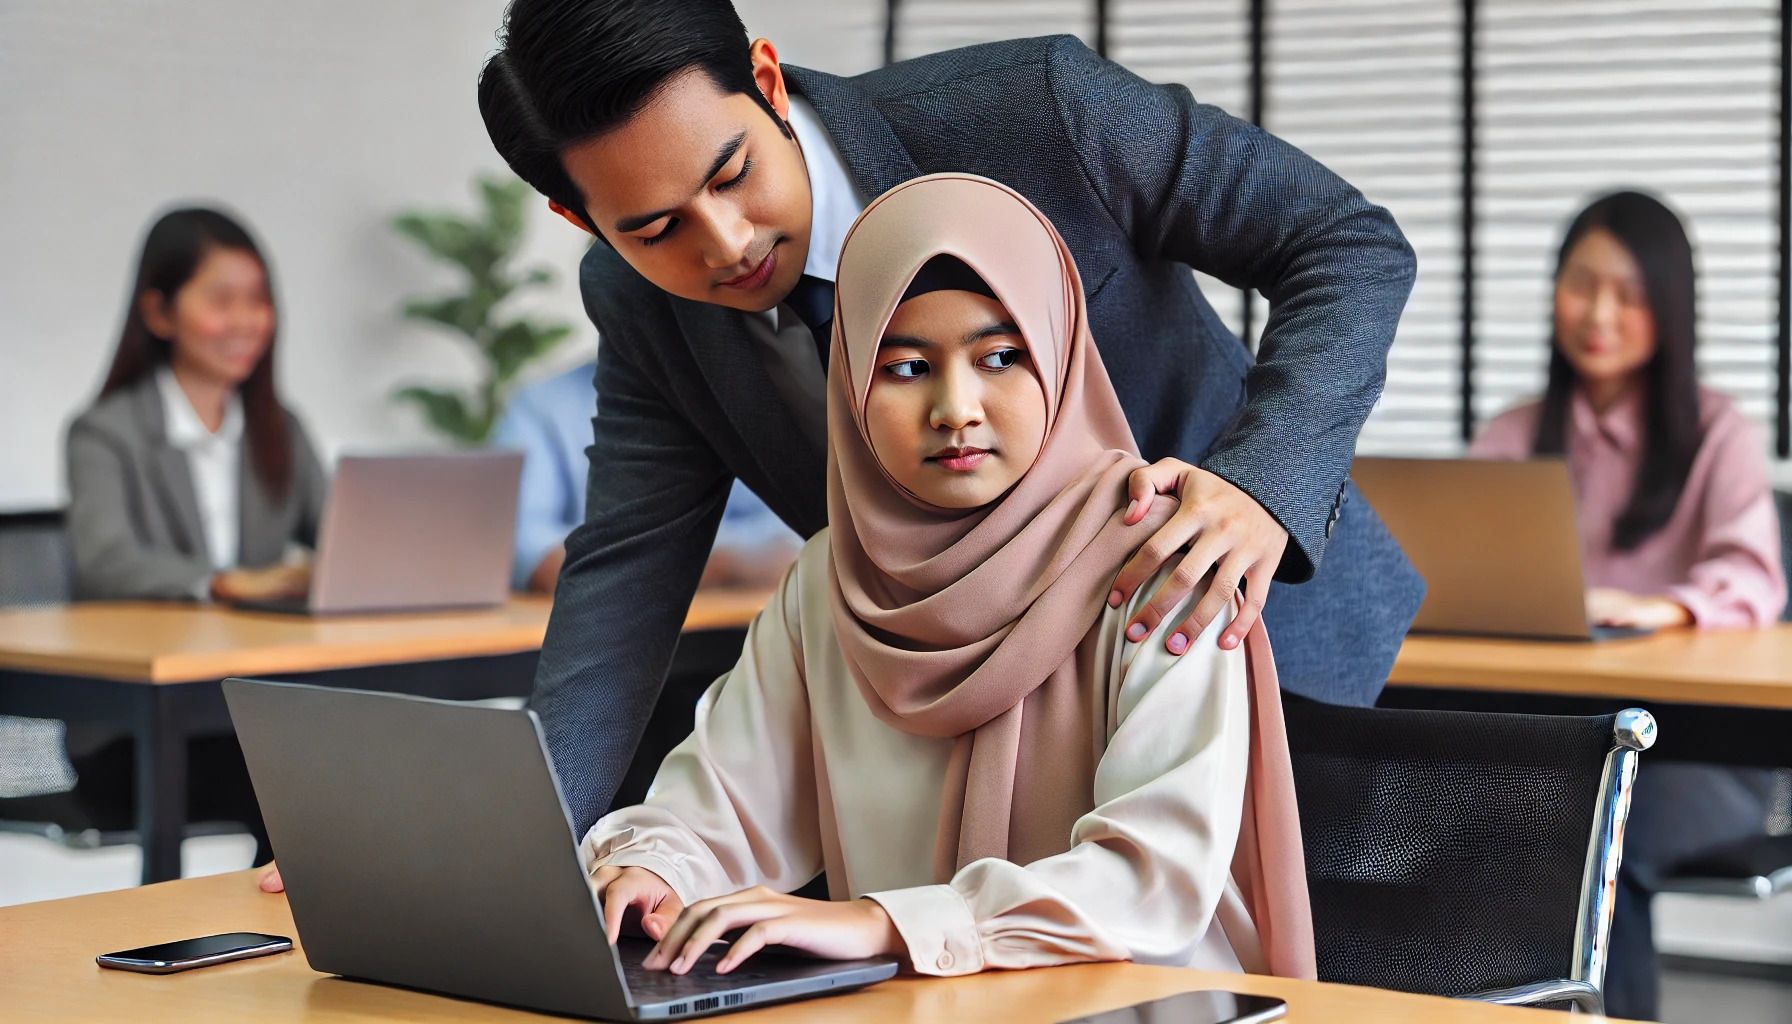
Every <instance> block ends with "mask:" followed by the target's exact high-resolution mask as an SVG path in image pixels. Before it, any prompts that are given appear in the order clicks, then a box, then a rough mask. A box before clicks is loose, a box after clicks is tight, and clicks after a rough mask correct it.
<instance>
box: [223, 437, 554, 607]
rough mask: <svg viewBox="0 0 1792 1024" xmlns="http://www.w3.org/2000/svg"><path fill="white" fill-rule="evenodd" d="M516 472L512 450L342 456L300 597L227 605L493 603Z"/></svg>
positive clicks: (509, 531)
mask: <svg viewBox="0 0 1792 1024" xmlns="http://www.w3.org/2000/svg"><path fill="white" fill-rule="evenodd" d="M522 471H523V456H522V453H520V452H512V451H490V452H454V453H444V454H435V455H346V456H343V457H342V458H341V459H340V460H338V461H337V463H336V477H335V479H334V480H332V481H331V483H330V496H329V498H328V500H327V502H326V504H325V506H324V518H323V523H322V524H321V525H320V526H319V527H318V532H317V559H316V562H315V563H314V564H313V565H312V570H311V591H310V593H309V594H308V595H307V596H305V597H302V598H293V599H289V600H284V601H238V602H233V604H234V605H235V606H236V607H238V608H248V609H252V610H255V611H271V612H286V613H296V614H309V615H325V614H341V613H345V612H380V611H418V610H426V609H432V608H472V607H482V606H491V605H498V604H503V603H504V598H505V596H506V594H507V593H508V592H509V589H510V556H511V546H512V545H513V544H515V543H516V534H515V528H516V503H517V488H518V485H519V481H520V479H521V476H522Z"/></svg>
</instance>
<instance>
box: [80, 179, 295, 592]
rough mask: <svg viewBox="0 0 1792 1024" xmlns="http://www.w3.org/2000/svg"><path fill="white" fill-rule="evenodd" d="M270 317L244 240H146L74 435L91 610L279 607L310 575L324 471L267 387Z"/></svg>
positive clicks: (192, 225)
mask: <svg viewBox="0 0 1792 1024" xmlns="http://www.w3.org/2000/svg"><path fill="white" fill-rule="evenodd" d="M276 327H277V316H276V314H275V303H274V287H273V281H272V275H271V273H270V271H269V269H268V262H267V260H266V258H265V257H264V256H263V255H262V252H261V249H260V247H259V246H257V245H256V244H255V241H254V239H253V238H252V237H251V236H250V235H249V232H248V231H247V230H246V229H245V228H243V226H242V225H240V224H238V223H237V222H236V221H235V220H234V219H232V218H230V217H229V216H227V215H225V214H223V213H220V212H218V211H216V210H209V209H183V210H174V211H172V212H169V213H167V214H164V215H163V216H162V217H161V218H160V219H159V220H157V221H156V223H155V224H154V225H153V226H152V227H151V228H150V230H149V233H148V235H147V236H146V237H145V239H144V242H143V253H142V256H141V257H140V258H139V260H138V267H137V275H136V280H135V283H134V284H133V286H132V288H131V293H130V303H129V305H128V307H127V308H126V310H125V322H124V328H123V330H122V332H121V334H120V337H119V341H118V347H117V350H116V352H115V353H114V355H113V358H112V365H111V369H110V370H109V371H108V372H107V374H106V381H105V384H104V385H103V386H102V387H101V388H100V394H99V398H98V400H97V401H96V402H95V403H94V405H93V407H92V408H91V409H89V410H88V411H86V412H85V413H83V414H82V415H81V416H80V417H79V418H77V419H76V420H75V422H74V424H73V425H72V426H70V428H69V432H68V444H67V458H68V485H69V509H68V524H69V543H70V546H71V548H72V549H73V553H74V560H75V589H76V593H77V594H78V595H79V596H81V597H85V598H174V599H180V598H189V599H190V598H201V599H203V598H206V597H221V598H272V597H280V596H285V595H289V594H293V593H303V591H304V590H305V587H306V584H307V582H308V579H309V574H308V572H307V570H306V569H305V568H304V567H303V566H292V565H287V564H285V558H286V553H287V548H288V546H289V545H290V544H293V543H297V544H300V545H304V546H306V547H310V546H312V545H314V544H315V541H316V535H317V525H318V520H319V518H320V516H321V515H322V510H323V493H324V479H323V469H322V467H321V466H320V465H319V463H318V460H317V456H316V455H315V454H314V453H313V449H312V446H311V442H310V439H309V438H308V437H307V436H306V434H305V430H304V428H303V427H302V426H300V424H299V422H298V420H297V419H296V418H295V417H294V416H293V415H292V414H291V413H290V412H288V411H287V409H286V407H285V406H284V405H282V404H281V402H280V397H279V392H278V389H277V388H276V387H275V384H274V368H275V362H274V350H275V344H274V341H275V330H276Z"/></svg>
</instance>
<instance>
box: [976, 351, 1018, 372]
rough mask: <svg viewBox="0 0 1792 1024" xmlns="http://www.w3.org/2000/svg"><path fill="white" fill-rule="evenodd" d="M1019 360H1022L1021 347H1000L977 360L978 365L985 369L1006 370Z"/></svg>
mask: <svg viewBox="0 0 1792 1024" xmlns="http://www.w3.org/2000/svg"><path fill="white" fill-rule="evenodd" d="M1018 362H1020V349H1018V348H999V349H996V350H995V351H994V352H991V353H990V354H988V355H986V356H984V357H983V358H982V359H979V360H977V365H978V366H981V367H982V368H984V369H985V370H1006V369H1007V368H1009V367H1010V366H1013V365H1014V364H1015V363H1018Z"/></svg>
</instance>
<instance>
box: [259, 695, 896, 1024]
mask: <svg viewBox="0 0 1792 1024" xmlns="http://www.w3.org/2000/svg"><path fill="white" fill-rule="evenodd" d="M224 696H225V699H226V701H227V702H228V703H229V705H230V716H231V719H232V720H233V721H234V722H235V724H236V734H237V738H238V739H239V740H240V741H241V743H242V747H243V756H244V759H245V760H247V762H248V764H249V775H250V778H251V779H252V780H253V781H254V783H255V795H256V797H257V799H258V800H259V801H260V803H261V812H262V817H263V819H264V820H265V821H266V823H267V829H268V836H269V839H270V841H271V842H272V844H273V847H274V850H275V852H276V854H277V855H278V857H279V860H280V872H281V874H282V876H284V878H285V879H286V891H287V897H288V899H289V900H290V902H291V906H292V916H293V922H294V924H295V925H296V926H297V927H298V932H299V938H300V942H301V945H302V946H303V947H304V950H305V956H306V958H307V959H308V960H309V961H310V963H311V966H312V968H313V969H315V970H318V971H323V972H325V973H329V974H339V975H343V976H345V977H348V978H356V979H362V980H366V981H376V982H383V983H386V984H390V985H403V986H406V987H409V988H417V989H425V990H428V991H431V992H440V993H444V994H447V995H453V996H462V997H466V998H470V999H478V1000H484V1001H486V1002H493V1003H504V1004H508V1005H511V1006H520V1007H525V1008H528V1009H532V1010H540V1011H545V1012H548V1013H559V1014H568V1015H572V1016H578V1017H596V1018H602V1019H606V1020H677V1019H683V1018H688V1017H700V1016H705V1015H708V1014H713V1013H718V1012H724V1011H728V1010H735V1009H740V1008H743V1007H748V1006H759V1005H763V1004H766V1003H771V1002H778V1001H782V1000H787V999H795V998H798V997H802V996H813V995H819V994H822V993H830V992H842V991H846V990H848V989H853V988H858V987H860V986H863V985H869V984H871V983H873V982H877V981H882V980H884V979H885V978H889V977H891V976H892V975H894V974H895V973H896V963H895V961H893V960H888V959H878V960H856V961H826V960H812V959H808V958H805V957H798V956H791V955H785V956H780V955H776V954H768V953H761V954H759V955H756V956H754V957H753V958H751V959H749V960H748V961H747V962H746V963H745V964H743V965H741V967H739V968H737V969H736V970H734V971H732V972H730V973H728V974H726V975H718V974H716V973H715V963H716V961H717V960H718V959H720V955H721V953H722V952H723V949H722V947H721V946H718V947H717V948H716V949H715V950H713V951H711V953H710V955H709V956H708V957H706V958H704V959H703V960H701V961H699V963H698V965H697V966H696V967H695V968H694V969H693V970H692V971H691V972H690V973H688V974H686V975H683V976H677V975H673V974H669V973H667V972H664V971H647V970H644V969H642V968H641V966H640V962H641V959H642V958H643V957H645V956H646V954H647V951H648V950H649V949H651V948H652V943H650V942H647V941H646V940H625V942H624V943H623V944H621V945H619V946H612V945H610V944H609V942H608V941H607V940H606V939H605V937H604V929H603V919H602V916H601V914H600V912H599V905H598V902H597V900H596V899H594V898H593V896H592V893H591V889H590V887H589V885H588V884H587V882H586V880H585V874H584V871H583V869H582V868H581V866H580V861H579V854H578V837H577V836H575V835H574V834H573V830H572V826H571V824H570V823H569V820H568V815H567V813H566V804H565V802H564V800H563V799H562V798H561V793H560V785H559V780H558V779H557V778H556V777H555V775H554V770H553V767H552V765H551V764H550V763H549V761H548V755H547V750H546V748H545V746H544V745H543V743H542V738H541V726H540V723H539V722H538V721H537V720H536V717H535V713H534V712H532V711H529V710H527V709H517V710H510V709H505V708H497V707H490V706H482V705H477V704H464V703H459V702H454V701H440V700H430V699H427V698H422V697H411V696H405V695H402V694H388V693H368V692H364V691H359V690H343V689H332V688H327V687H318V686H308V685H300V684H292V683H270V682H258V681H251V680H245V679H227V680H225V681H224Z"/></svg>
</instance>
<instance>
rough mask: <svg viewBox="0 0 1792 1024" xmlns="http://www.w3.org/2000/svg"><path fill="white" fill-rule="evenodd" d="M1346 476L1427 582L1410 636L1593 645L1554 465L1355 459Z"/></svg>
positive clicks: (1565, 494) (1559, 469)
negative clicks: (1479, 636)
mask: <svg viewBox="0 0 1792 1024" xmlns="http://www.w3.org/2000/svg"><path fill="white" fill-rule="evenodd" d="M1350 475H1351V476H1352V477H1354V478H1355V480H1356V483H1357V486H1358V487H1359V488H1361V489H1362V491H1363V494H1364V495H1366V496H1367V497H1368V499H1369V502H1370V503H1371V504H1373V505H1374V506H1375V511H1376V512H1378V513H1380V515H1381V518H1382V521H1383V522H1385V523H1387V526H1388V530H1389V531H1390V532H1391V533H1393V535H1394V539H1395V540H1397V541H1399V542H1400V546H1401V547H1402V548H1404V549H1405V550H1406V557H1407V558H1410V559H1411V560H1412V564H1413V565H1414V566H1415V567H1416V568H1417V569H1418V570H1419V575H1421V576H1423V577H1425V587H1426V590H1425V603H1424V604H1423V605H1421V606H1420V607H1419V615H1418V618H1417V619H1416V620H1414V622H1413V630H1414V631H1415V632H1432V633H1481V634H1488V635H1493V636H1521V637H1541V638H1549V639H1560V640H1594V639H1606V638H1609V637H1615V636H1637V635H1640V634H1642V633H1644V632H1646V631H1645V630H1637V629H1615V628H1611V627H1605V626H1599V627H1595V626H1593V625H1592V624H1591V623H1589V622H1588V621H1587V605H1586V589H1587V587H1586V580H1585V578H1584V577H1583V575H1582V573H1581V561H1580V538H1579V537H1578V536H1577V535H1576V533H1575V520H1574V492H1573V489H1572V488H1571V487H1570V486H1569V482H1568V466H1567V464H1566V463H1565V462H1563V461H1562V460H1560V459H1535V460H1531V461H1528V462H1493V461H1486V460H1481V459H1383V458H1360V459H1357V460H1356V464H1355V465H1354V466H1353V467H1352V469H1351V474H1350Z"/></svg>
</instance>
